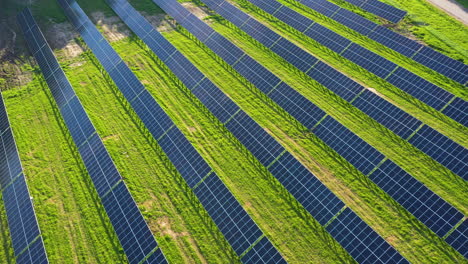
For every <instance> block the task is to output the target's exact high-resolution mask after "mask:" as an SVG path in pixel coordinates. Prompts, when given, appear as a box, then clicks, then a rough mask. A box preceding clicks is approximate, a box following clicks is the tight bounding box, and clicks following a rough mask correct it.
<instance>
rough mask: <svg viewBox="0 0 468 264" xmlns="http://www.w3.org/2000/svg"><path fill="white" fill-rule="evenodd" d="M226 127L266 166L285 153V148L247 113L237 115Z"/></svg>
mask: <svg viewBox="0 0 468 264" xmlns="http://www.w3.org/2000/svg"><path fill="white" fill-rule="evenodd" d="M226 127H227V128H228V129H229V131H231V133H232V134H234V136H235V137H236V138H237V139H239V141H240V142H242V144H243V145H244V146H245V147H246V148H247V149H248V150H249V151H250V152H252V154H253V155H254V156H255V157H257V159H258V160H259V161H260V162H261V163H262V164H263V165H265V166H266V165H269V164H270V163H271V162H273V161H274V160H275V159H276V157H278V156H279V154H281V153H282V152H283V151H284V148H283V147H282V146H281V145H280V144H279V143H278V142H277V141H276V140H275V139H274V138H273V137H271V136H270V135H269V134H268V133H267V132H266V131H265V130H263V129H262V127H260V126H259V125H258V124H257V123H256V122H255V121H254V120H253V119H252V118H251V117H250V116H248V115H247V114H246V113H245V112H239V113H238V114H237V115H235V116H234V118H233V119H231V120H230V121H229V122H228V123H227V124H226Z"/></svg>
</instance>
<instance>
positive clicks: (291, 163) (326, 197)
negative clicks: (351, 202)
mask: <svg viewBox="0 0 468 264" xmlns="http://www.w3.org/2000/svg"><path fill="white" fill-rule="evenodd" d="M269 170H270V172H271V173H272V174H273V175H277V179H278V181H279V182H281V184H283V186H284V187H285V188H286V189H287V190H288V191H289V192H290V193H291V194H292V195H293V196H294V197H296V199H297V201H298V202H300V203H301V204H302V205H303V206H304V208H305V209H306V210H307V211H308V212H309V213H310V214H311V215H312V216H313V217H314V218H315V219H316V220H317V221H318V222H319V223H320V224H322V225H325V224H326V223H327V222H328V221H329V220H330V219H332V218H333V216H335V215H336V214H337V213H338V212H339V211H340V210H341V208H343V206H344V203H343V202H342V201H341V200H340V199H338V197H336V196H335V195H334V194H333V193H332V192H331V191H330V190H329V189H328V188H327V187H326V186H325V185H324V184H323V183H321V182H320V181H319V180H318V179H317V178H316V177H310V172H309V171H308V170H307V169H306V168H305V167H304V166H302V165H301V163H299V161H297V159H295V158H294V157H293V156H292V155H291V154H290V153H285V154H284V155H283V156H281V157H280V158H279V159H278V161H277V162H275V163H274V164H273V165H272V166H271V167H270V168H269Z"/></svg>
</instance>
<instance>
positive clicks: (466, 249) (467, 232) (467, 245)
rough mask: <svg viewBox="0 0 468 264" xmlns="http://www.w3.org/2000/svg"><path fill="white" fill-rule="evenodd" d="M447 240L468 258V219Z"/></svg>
mask: <svg viewBox="0 0 468 264" xmlns="http://www.w3.org/2000/svg"><path fill="white" fill-rule="evenodd" d="M445 241H447V243H449V245H451V246H452V247H453V248H455V249H456V250H457V251H458V252H460V254H462V255H463V256H464V257H465V258H468V221H467V220H466V219H465V221H464V222H463V223H462V224H461V225H460V226H459V227H458V228H457V229H455V230H454V231H453V233H452V234H450V235H449V236H448V237H447V238H446V239H445Z"/></svg>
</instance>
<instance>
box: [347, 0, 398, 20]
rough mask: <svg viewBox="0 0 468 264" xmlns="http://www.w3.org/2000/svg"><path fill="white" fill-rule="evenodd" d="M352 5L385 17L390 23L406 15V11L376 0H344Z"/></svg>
mask: <svg viewBox="0 0 468 264" xmlns="http://www.w3.org/2000/svg"><path fill="white" fill-rule="evenodd" d="M345 1H346V2H349V3H351V4H353V5H356V6H359V7H360V8H362V9H364V10H366V11H367V12H370V13H372V14H374V15H377V16H379V17H382V18H385V19H387V20H388V21H390V22H392V23H398V22H400V20H401V19H403V17H405V15H406V11H404V10H401V9H398V8H396V7H394V6H391V5H388V4H385V3H382V2H380V1H377V0H345Z"/></svg>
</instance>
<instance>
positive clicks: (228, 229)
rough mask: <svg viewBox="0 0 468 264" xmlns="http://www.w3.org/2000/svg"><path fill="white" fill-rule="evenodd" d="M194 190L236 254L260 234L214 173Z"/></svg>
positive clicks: (244, 249) (240, 252)
mask: <svg viewBox="0 0 468 264" xmlns="http://www.w3.org/2000/svg"><path fill="white" fill-rule="evenodd" d="M194 191H195V194H196V195H197V197H198V199H199V200H200V202H201V203H202V204H203V207H204V208H205V209H206V211H207V212H208V214H209V215H210V216H211V218H212V219H213V221H214V222H215V223H216V225H217V226H218V227H219V229H220V230H221V232H222V233H223V234H224V236H225V237H226V240H227V241H228V242H229V244H231V246H232V247H233V249H234V251H235V252H236V253H237V254H238V255H241V254H242V253H243V252H244V251H246V250H247V249H248V248H249V247H250V246H251V245H252V244H253V243H254V242H255V241H256V240H257V239H258V238H259V237H260V236H261V235H262V231H261V230H260V229H259V228H258V227H257V225H256V224H255V223H254V222H253V220H252V219H251V218H250V216H249V215H248V214H247V213H246V212H245V211H244V209H243V208H242V207H241V206H240V204H239V203H238V202H237V201H236V199H235V198H234V196H233V195H232V194H231V193H230V192H229V190H228V189H227V188H226V186H225V185H224V183H223V182H222V181H221V180H220V179H219V177H218V176H217V175H216V174H214V173H213V174H212V175H210V176H209V177H208V178H206V179H205V180H204V181H203V182H202V183H201V184H200V185H199V186H198V187H197V188H196V189H195V190H194Z"/></svg>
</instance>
